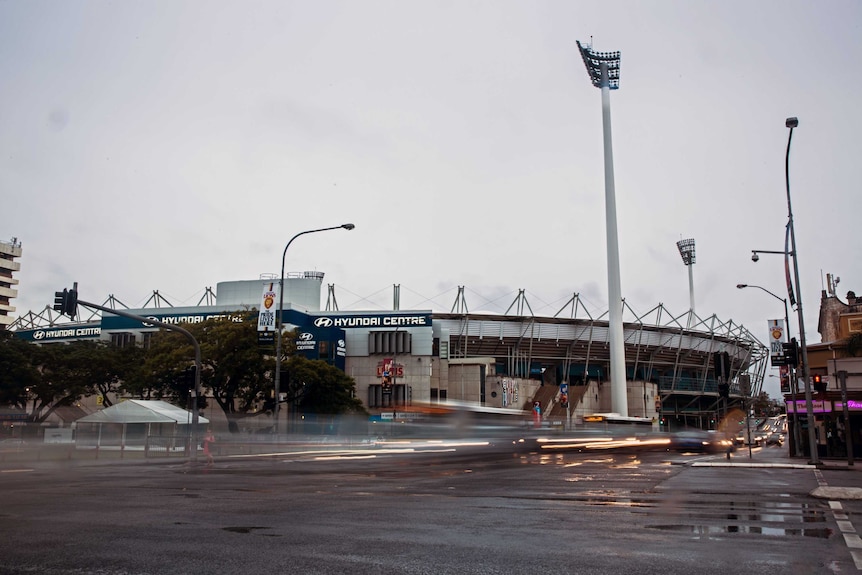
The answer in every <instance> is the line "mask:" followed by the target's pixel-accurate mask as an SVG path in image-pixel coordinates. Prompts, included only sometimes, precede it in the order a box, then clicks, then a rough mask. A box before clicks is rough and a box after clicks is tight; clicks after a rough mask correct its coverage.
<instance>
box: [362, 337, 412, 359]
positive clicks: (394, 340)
mask: <svg viewBox="0 0 862 575" xmlns="http://www.w3.org/2000/svg"><path fill="white" fill-rule="evenodd" d="M411 352H412V338H411V336H410V334H409V333H408V332H406V331H372V332H370V333H369V334H368V353H370V354H393V355H398V354H400V353H403V354H409V353H411Z"/></svg>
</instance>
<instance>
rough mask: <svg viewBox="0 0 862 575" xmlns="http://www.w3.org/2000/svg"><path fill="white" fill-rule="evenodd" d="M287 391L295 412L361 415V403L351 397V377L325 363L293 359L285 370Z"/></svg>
mask: <svg viewBox="0 0 862 575" xmlns="http://www.w3.org/2000/svg"><path fill="white" fill-rule="evenodd" d="M285 371H286V376H287V377H286V379H287V389H288V390H289V395H290V396H292V397H293V398H295V405H296V407H297V409H298V410H299V411H302V412H305V413H315V414H327V415H337V414H343V413H365V407H364V406H363V405H362V402H361V401H360V400H359V399H358V398H356V397H354V395H355V393H356V382H355V381H354V380H353V378H352V377H350V376H348V375H347V374H346V373H344V372H343V371H341V370H340V369H338V368H337V367H334V366H331V365H329V364H328V363H326V362H325V361H321V360H310V359H306V358H305V357H302V356H293V357H291V358H290V359H288V361H287V366H286V370H285Z"/></svg>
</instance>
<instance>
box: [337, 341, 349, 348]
mask: <svg viewBox="0 0 862 575" xmlns="http://www.w3.org/2000/svg"><path fill="white" fill-rule="evenodd" d="M346 345H347V344H346V343H344V340H343V339H339V340H338V347H344V346H346Z"/></svg>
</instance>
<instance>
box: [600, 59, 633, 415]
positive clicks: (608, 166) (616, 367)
mask: <svg viewBox="0 0 862 575" xmlns="http://www.w3.org/2000/svg"><path fill="white" fill-rule="evenodd" d="M601 72H602V83H601V89H602V127H603V132H604V147H605V217H606V220H607V243H608V312H609V315H610V319H609V325H608V335H609V338H610V354H611V410H612V411H614V412H615V413H619V414H620V415H621V416H623V417H628V415H629V407H628V397H627V393H626V355H625V342H624V341H623V305H622V302H623V298H622V288H621V286H620V249H619V242H618V235H617V203H616V196H615V191H614V154H613V146H612V145H611V96H610V91H611V90H610V82H609V80H608V65H607V64H606V63H604V62H603V63H602V64H601Z"/></svg>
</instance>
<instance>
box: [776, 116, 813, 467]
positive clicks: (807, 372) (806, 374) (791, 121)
mask: <svg viewBox="0 0 862 575" xmlns="http://www.w3.org/2000/svg"><path fill="white" fill-rule="evenodd" d="M798 125H799V120H798V119H797V118H787V119H786V120H785V121H784V126H785V127H787V128H788V129H789V130H790V131H789V132H788V133H787V152H786V153H785V155H784V183H785V187H786V189H787V228H788V229H789V230H790V251H791V252H793V281H794V283H795V284H796V298H797V299H796V315H797V317H798V319H797V321H798V322H799V345H800V346H802V379H803V382H804V383H805V410H806V415H807V417H808V444H809V446H810V448H811V463H813V464H815V465H816V464H818V463H820V455H819V454H818V453H817V438H816V437H815V435H814V408H813V406H812V404H811V368H810V366H809V365H808V344H807V342H806V341H805V316H804V315H803V314H802V285H801V284H800V283H799V252H798V251H796V231H795V230H794V227H793V208H792V206H791V203H790V142H791V141H792V140H793V128H795V127H797V126H798ZM791 301H792V298H791ZM794 401H795V400H794Z"/></svg>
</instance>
